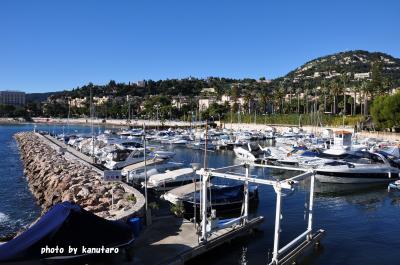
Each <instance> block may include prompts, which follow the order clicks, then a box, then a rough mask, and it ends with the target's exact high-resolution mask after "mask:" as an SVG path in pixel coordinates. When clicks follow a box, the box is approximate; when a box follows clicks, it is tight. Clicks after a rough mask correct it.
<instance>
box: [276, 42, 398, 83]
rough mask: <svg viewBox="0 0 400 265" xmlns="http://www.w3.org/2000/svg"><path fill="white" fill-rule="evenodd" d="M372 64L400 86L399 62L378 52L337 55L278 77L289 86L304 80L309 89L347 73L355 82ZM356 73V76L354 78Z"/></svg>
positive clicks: (315, 60) (341, 53) (368, 70)
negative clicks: (309, 86) (308, 84)
mask: <svg viewBox="0 0 400 265" xmlns="http://www.w3.org/2000/svg"><path fill="white" fill-rule="evenodd" d="M373 64H377V65H378V67H379V69H380V71H381V73H382V76H383V77H384V78H386V79H387V80H388V81H389V82H391V83H392V86H396V87H398V86H400V59H398V58H394V57H393V56H390V55H388V54H385V53H381V52H368V51H362V50H356V51H347V52H340V53H336V54H332V55H327V56H323V57H319V58H317V59H314V60H311V61H309V62H307V63H305V64H304V65H302V66H300V67H298V68H297V69H295V70H293V71H291V72H289V73H288V74H287V75H286V76H284V77H281V78H278V79H279V80H280V81H282V80H284V81H286V82H289V83H297V84H299V86H300V87H302V86H303V85H302V84H304V82H305V81H308V82H309V83H311V86H313V85H318V84H320V83H321V81H322V80H324V79H334V78H338V77H340V76H341V75H342V74H343V73H346V74H347V75H348V76H349V77H350V80H357V79H362V78H357V74H360V73H368V72H371V71H372V66H373ZM355 74H356V75H355Z"/></svg>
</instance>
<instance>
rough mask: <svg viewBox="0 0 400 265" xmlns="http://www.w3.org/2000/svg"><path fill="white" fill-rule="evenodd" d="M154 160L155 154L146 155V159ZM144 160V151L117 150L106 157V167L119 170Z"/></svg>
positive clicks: (138, 149) (140, 149)
mask: <svg viewBox="0 0 400 265" xmlns="http://www.w3.org/2000/svg"><path fill="white" fill-rule="evenodd" d="M152 158H154V153H151V152H148V153H146V159H152ZM143 160H144V149H143V148H137V149H136V150H133V151H132V150H129V149H123V150H121V149H116V150H113V151H112V152H110V153H109V154H108V155H107V157H106V162H105V163H104V166H105V167H106V168H108V169H112V170H117V169H122V168H124V167H126V166H129V165H132V164H135V163H139V162H142V161H143Z"/></svg>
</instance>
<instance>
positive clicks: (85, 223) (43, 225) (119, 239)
mask: <svg viewBox="0 0 400 265" xmlns="http://www.w3.org/2000/svg"><path fill="white" fill-rule="evenodd" d="M132 240H133V234H132V230H131V229H130V227H129V226H128V225H127V224H124V223H122V222H118V221H109V220H106V219H103V218H101V217H98V216H96V215H94V214H92V213H90V212H88V211H85V210H84V209H82V208H81V207H80V206H79V205H76V204H73V203H70V202H63V203H59V204H57V205H55V206H54V207H53V208H51V209H50V210H49V211H48V212H47V213H46V214H45V215H43V216H42V217H41V218H40V220H39V221H38V222H37V223H35V224H34V225H33V226H32V227H30V228H29V229H28V230H27V231H25V232H24V233H22V234H20V235H19V236H17V237H16V238H14V239H13V240H11V241H9V242H7V243H5V244H3V245H0V262H6V261H25V260H37V259H44V258H50V257H54V256H72V255H73V254H69V253H68V248H69V247H75V248H78V252H77V255H78V254H79V255H81V254H84V253H82V246H84V247H86V248H101V247H102V246H104V247H105V248H107V247H117V246H123V245H126V244H129V243H130V242H132ZM46 246H47V247H49V248H55V247H57V246H58V247H59V248H64V253H63V254H50V253H49V254H41V250H42V248H45V247H46Z"/></svg>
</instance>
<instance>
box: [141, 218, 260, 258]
mask: <svg viewBox="0 0 400 265" xmlns="http://www.w3.org/2000/svg"><path fill="white" fill-rule="evenodd" d="M263 219H264V218H263V217H257V218H254V219H252V220H250V221H249V222H248V224H247V225H245V226H238V227H236V228H233V227H229V228H224V229H221V230H219V231H218V232H214V233H213V234H212V235H211V236H210V237H209V238H208V241H207V243H199V242H198V235H197V232H196V228H195V226H194V224H193V223H191V222H189V221H186V220H184V219H182V218H178V217H174V216H169V217H165V218H159V219H157V220H154V221H153V223H152V225H151V226H150V227H148V228H147V229H146V230H145V231H144V232H143V233H142V234H141V235H140V236H139V237H138V238H137V240H136V242H135V246H134V249H135V255H134V264H138V265H143V264H184V263H185V262H186V261H188V260H190V259H192V258H194V257H197V256H199V255H201V254H203V253H205V252H207V251H210V250H211V249H213V248H215V247H217V246H220V245H221V244H224V243H226V242H229V241H231V240H233V239H235V238H237V237H239V236H243V235H245V234H248V233H250V232H252V231H253V229H254V228H255V227H256V226H257V225H258V224H260V223H261V222H262V221H263Z"/></svg>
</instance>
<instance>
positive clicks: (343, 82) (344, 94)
mask: <svg viewBox="0 0 400 265" xmlns="http://www.w3.org/2000/svg"><path fill="white" fill-rule="evenodd" d="M340 80H341V81H342V84H343V90H342V92H343V103H344V106H343V114H344V115H346V84H347V81H348V77H347V74H346V72H344V71H343V73H342V75H341V76H340Z"/></svg>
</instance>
